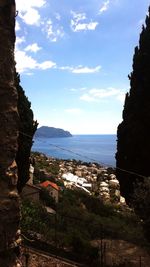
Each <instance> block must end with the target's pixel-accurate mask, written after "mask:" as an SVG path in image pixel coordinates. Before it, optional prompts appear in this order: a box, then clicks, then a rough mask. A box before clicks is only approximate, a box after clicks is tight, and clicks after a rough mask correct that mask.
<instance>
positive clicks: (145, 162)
mask: <svg viewBox="0 0 150 267" xmlns="http://www.w3.org/2000/svg"><path fill="white" fill-rule="evenodd" d="M129 79H130V86H131V88H130V92H129V93H127V95H126V99H125V104H124V110H123V121H122V122H121V123H120V124H119V126H118V132H117V137H118V144H117V154H116V160H117V168H118V169H117V178H118V180H119V181H120V187H121V193H122V194H123V196H125V198H126V200H127V201H128V202H130V200H131V198H132V194H133V191H134V183H135V182H136V181H139V180H141V179H142V177H140V176H138V175H136V174H133V173H130V172H134V173H137V174H140V175H141V176H146V177H148V176H150V167H149V166H150V155H149V153H150V9H149V15H148V16H147V17H146V21H145V26H143V28H142V32H141V34H140V40H139V46H138V47H136V48H135V53H134V57H133V71H132V73H131V75H129ZM121 169H124V170H127V171H129V172H125V171H122V170H121Z"/></svg>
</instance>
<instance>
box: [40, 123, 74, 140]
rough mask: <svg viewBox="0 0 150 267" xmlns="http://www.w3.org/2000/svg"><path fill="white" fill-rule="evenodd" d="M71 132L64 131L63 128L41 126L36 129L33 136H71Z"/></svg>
mask: <svg viewBox="0 0 150 267" xmlns="http://www.w3.org/2000/svg"><path fill="white" fill-rule="evenodd" d="M71 136H72V135H71V133H70V132H68V131H64V130H63V129H59V128H54V127H48V126H42V127H40V128H38V129H37V131H36V133H35V137H39V138H58V137H59V138H60V137H71Z"/></svg>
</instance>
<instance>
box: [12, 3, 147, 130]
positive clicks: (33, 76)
mask: <svg viewBox="0 0 150 267" xmlns="http://www.w3.org/2000/svg"><path fill="white" fill-rule="evenodd" d="M16 4H17V11H18V15H17V17H16V47H15V60H16V68H17V71H18V72H19V73H20V77H21V86H22V87H23V89H24V91H25V94H26V96H27V97H28V99H29V101H30V102H31V107H32V110H33V112H34V119H35V120H37V121H38V123H39V126H51V127H56V128H62V129H64V130H68V131H70V132H71V133H72V134H116V131H117V126H118V124H119V123H120V122H121V121H122V110H123V105H124V97H125V94H126V92H128V91H129V89H130V84H129V80H128V74H130V72H131V71H132V59H133V54H134V48H135V46H136V45H138V41H139V34H140V32H141V29H142V24H143V23H144V21H145V17H146V13H147V11H148V6H149V5H150V1H149V0H138V1H137V0H132V1H131V0H62V1H58V0H16Z"/></svg>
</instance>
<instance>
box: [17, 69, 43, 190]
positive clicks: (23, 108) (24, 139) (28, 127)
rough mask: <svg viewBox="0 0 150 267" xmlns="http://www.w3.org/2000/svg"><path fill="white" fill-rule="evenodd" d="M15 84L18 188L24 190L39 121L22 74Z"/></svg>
mask: <svg viewBox="0 0 150 267" xmlns="http://www.w3.org/2000/svg"><path fill="white" fill-rule="evenodd" d="M15 85H16V88H17V92H18V113H19V122H20V124H19V137H18V151H17V155H16V162H17V166H18V178H19V180H18V190H19V192H20V191H21V190H22V188H23V186H24V185H25V184H26V182H27V181H28V179H29V165H30V162H29V158H30V152H31V147H32V143H33V141H32V139H33V135H34V133H35V131H36V129H37V125H38V124H37V121H34V119H33V112H32V110H31V103H30V102H29V100H28V98H27V97H26V96H25V92H24V91H23V89H22V87H21V86H20V76H19V74H17V73H16V77H15Z"/></svg>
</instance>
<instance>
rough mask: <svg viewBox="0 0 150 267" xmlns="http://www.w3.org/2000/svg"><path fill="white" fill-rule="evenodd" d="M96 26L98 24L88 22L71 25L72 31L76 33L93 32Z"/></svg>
mask: <svg viewBox="0 0 150 267" xmlns="http://www.w3.org/2000/svg"><path fill="white" fill-rule="evenodd" d="M97 25H98V22H89V23H78V24H77V25H75V27H74V25H72V29H73V31H74V32H78V31H87V30H91V31H93V30H95V29H96V27H97Z"/></svg>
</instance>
